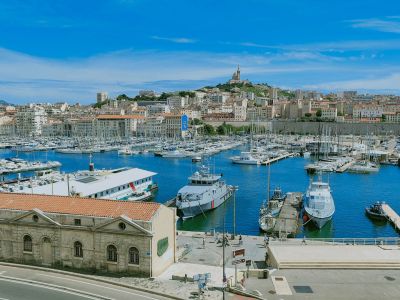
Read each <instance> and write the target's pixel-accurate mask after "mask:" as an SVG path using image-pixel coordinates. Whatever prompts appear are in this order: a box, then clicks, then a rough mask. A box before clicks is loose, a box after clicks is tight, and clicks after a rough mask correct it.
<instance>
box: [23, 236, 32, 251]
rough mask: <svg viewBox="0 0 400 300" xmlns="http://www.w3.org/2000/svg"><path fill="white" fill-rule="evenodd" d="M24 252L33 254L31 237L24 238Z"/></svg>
mask: <svg viewBox="0 0 400 300" xmlns="http://www.w3.org/2000/svg"><path fill="white" fill-rule="evenodd" d="M24 251H26V252H32V238H31V237H30V236H29V235H25V236H24Z"/></svg>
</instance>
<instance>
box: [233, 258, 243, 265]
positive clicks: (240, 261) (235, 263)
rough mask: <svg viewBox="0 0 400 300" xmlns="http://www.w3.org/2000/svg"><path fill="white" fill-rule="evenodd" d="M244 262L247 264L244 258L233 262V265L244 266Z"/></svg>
mask: <svg viewBox="0 0 400 300" xmlns="http://www.w3.org/2000/svg"><path fill="white" fill-rule="evenodd" d="M244 262H246V260H245V259H244V258H241V259H236V260H232V265H238V264H242V263H244Z"/></svg>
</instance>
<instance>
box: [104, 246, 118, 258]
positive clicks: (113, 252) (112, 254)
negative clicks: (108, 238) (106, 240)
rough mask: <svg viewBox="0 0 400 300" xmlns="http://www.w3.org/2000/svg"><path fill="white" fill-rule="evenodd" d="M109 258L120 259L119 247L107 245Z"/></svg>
mask: <svg viewBox="0 0 400 300" xmlns="http://www.w3.org/2000/svg"><path fill="white" fill-rule="evenodd" d="M107 260H108V261H117V260H118V253H117V247H115V246H114V245H109V246H108V247H107Z"/></svg>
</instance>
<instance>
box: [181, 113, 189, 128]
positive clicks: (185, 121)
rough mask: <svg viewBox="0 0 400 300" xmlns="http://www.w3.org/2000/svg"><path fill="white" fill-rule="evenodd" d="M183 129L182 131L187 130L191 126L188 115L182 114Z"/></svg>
mask: <svg viewBox="0 0 400 300" xmlns="http://www.w3.org/2000/svg"><path fill="white" fill-rule="evenodd" d="M181 125H182V126H181V130H182V131H187V130H188V128H189V118H188V116H187V115H182V116H181Z"/></svg>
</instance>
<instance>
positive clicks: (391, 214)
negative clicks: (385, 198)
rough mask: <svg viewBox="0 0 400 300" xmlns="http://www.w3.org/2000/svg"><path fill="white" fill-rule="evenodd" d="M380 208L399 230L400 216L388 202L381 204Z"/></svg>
mask: <svg viewBox="0 0 400 300" xmlns="http://www.w3.org/2000/svg"><path fill="white" fill-rule="evenodd" d="M382 210H383V211H384V213H385V214H386V216H387V218H388V220H389V221H390V222H391V223H392V224H393V226H394V227H395V228H396V230H399V231H400V216H399V215H398V214H397V213H396V212H395V211H394V210H393V209H392V208H391V207H390V206H389V204H386V203H385V204H382Z"/></svg>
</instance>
